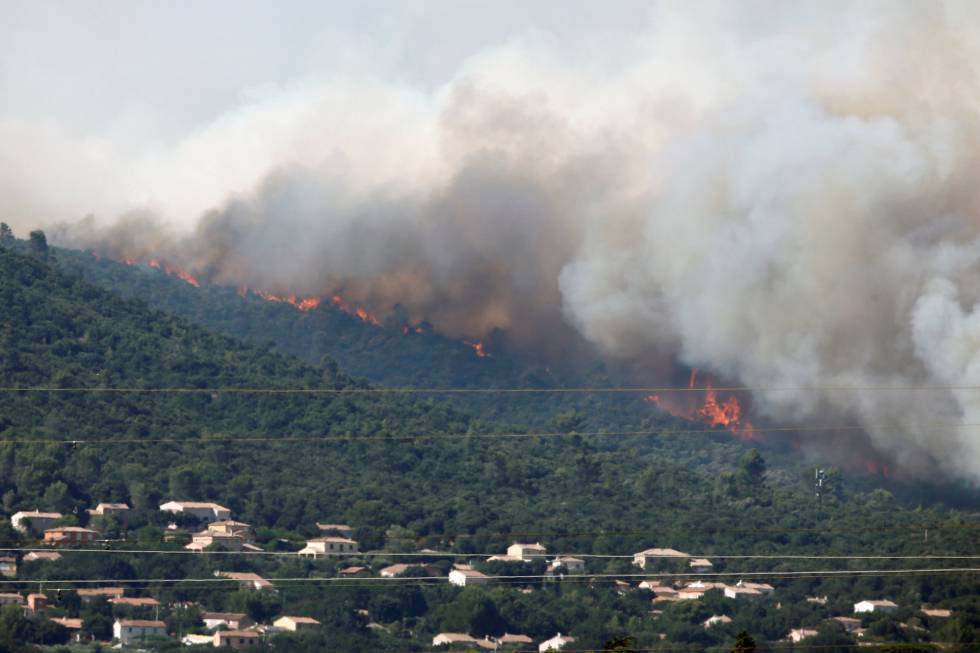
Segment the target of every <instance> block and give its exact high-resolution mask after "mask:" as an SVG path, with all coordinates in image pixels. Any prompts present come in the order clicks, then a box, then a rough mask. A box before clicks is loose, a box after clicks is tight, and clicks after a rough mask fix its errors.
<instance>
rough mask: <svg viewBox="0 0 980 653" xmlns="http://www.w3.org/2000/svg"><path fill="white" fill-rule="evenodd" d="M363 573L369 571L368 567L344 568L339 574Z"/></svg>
mask: <svg viewBox="0 0 980 653" xmlns="http://www.w3.org/2000/svg"><path fill="white" fill-rule="evenodd" d="M363 571H368V568H367V567H344V568H343V569H341V570H340V571H339V572H337V573H340V574H359V573H361V572H363Z"/></svg>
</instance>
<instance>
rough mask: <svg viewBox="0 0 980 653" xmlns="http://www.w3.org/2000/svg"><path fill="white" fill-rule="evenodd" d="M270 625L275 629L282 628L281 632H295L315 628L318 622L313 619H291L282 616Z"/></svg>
mask: <svg viewBox="0 0 980 653" xmlns="http://www.w3.org/2000/svg"><path fill="white" fill-rule="evenodd" d="M272 625H273V626H275V627H276V628H282V629H283V630H290V631H293V632H296V631H297V630H308V629H310V628H316V627H317V626H319V625H320V622H319V621H317V620H316V619H314V618H313V617H291V616H284V617H279V618H278V619H276V620H275V621H273V622H272Z"/></svg>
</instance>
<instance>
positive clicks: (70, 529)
mask: <svg viewBox="0 0 980 653" xmlns="http://www.w3.org/2000/svg"><path fill="white" fill-rule="evenodd" d="M44 532H45V534H47V533H94V534H95V535H98V534H99V531H93V530H92V529H91V528H82V527H81V526H57V527H55V528H48V529H45V531H44Z"/></svg>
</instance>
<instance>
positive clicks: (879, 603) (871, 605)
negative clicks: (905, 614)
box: [854, 599, 898, 613]
mask: <svg viewBox="0 0 980 653" xmlns="http://www.w3.org/2000/svg"><path fill="white" fill-rule="evenodd" d="M895 610H898V605H897V604H896V603H893V602H891V601H888V600H886V599H879V600H873V601H859V602H857V603H855V604H854V612H855V613H862V612H884V613H890V612H895Z"/></svg>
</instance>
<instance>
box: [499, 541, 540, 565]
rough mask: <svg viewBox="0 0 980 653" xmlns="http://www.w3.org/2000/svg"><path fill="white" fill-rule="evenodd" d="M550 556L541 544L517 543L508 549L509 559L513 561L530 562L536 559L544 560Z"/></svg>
mask: <svg viewBox="0 0 980 653" xmlns="http://www.w3.org/2000/svg"><path fill="white" fill-rule="evenodd" d="M546 555H548V549H546V548H545V547H543V546H541V543H540V542H536V543H535V544H521V543H519V542H515V543H514V544H511V545H510V546H509V547H507V557H508V558H510V559H511V560H523V561H524V562H528V561H530V560H534V559H535V558H544V557H545V556H546Z"/></svg>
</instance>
